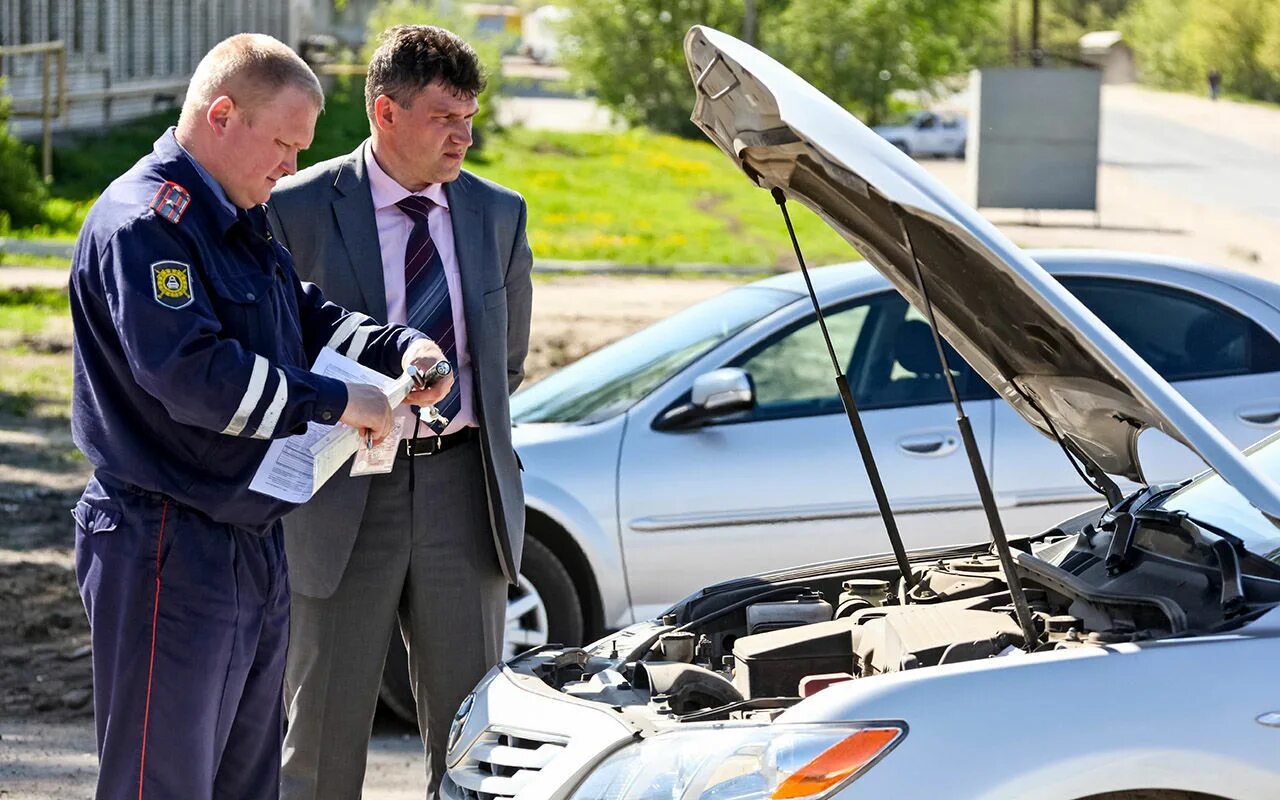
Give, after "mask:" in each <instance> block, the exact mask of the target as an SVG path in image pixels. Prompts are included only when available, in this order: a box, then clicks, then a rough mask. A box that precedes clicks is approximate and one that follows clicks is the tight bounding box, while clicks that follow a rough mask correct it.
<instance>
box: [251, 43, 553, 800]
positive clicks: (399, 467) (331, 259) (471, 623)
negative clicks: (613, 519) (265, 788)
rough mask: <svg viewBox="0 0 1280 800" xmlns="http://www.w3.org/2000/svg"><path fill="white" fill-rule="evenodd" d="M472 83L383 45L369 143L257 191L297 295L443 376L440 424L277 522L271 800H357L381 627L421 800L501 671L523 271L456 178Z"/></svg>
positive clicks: (510, 563) (481, 203)
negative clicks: (483, 686)
mask: <svg viewBox="0 0 1280 800" xmlns="http://www.w3.org/2000/svg"><path fill="white" fill-rule="evenodd" d="M483 86H484V77H483V74H482V71H481V67H480V64H479V62H478V60H477V58H476V54H475V51H474V50H472V48H471V47H470V46H469V45H468V44H467V43H466V42H464V41H462V40H461V39H459V38H458V37H457V36H455V35H454V34H452V33H450V32H448V31H445V30H443V29H440V28H435V27H431V26H416V25H415V26H409V25H401V26H396V27H394V28H391V29H389V30H388V31H386V32H385V33H384V34H383V36H382V39H381V44H380V46H379V47H378V49H377V51H376V52H375V53H374V55H373V59H372V61H371V63H370V65H369V71H368V78H367V81H366V85H365V105H366V111H367V112H368V115H369V120H370V130H371V136H370V138H369V139H368V140H366V141H365V142H364V143H362V144H361V145H360V147H358V148H356V150H355V151H354V152H352V153H351V154H349V155H346V156H342V157H340V158H335V159H333V160H331V161H327V162H325V163H322V164H317V165H315V166H314V167H311V168H309V169H307V170H304V171H303V172H301V173H299V174H298V175H297V176H295V177H293V178H290V179H286V180H283V181H281V183H280V186H279V187H277V188H276V189H275V191H274V193H273V194H272V201H271V211H272V221H273V225H274V226H275V229H276V231H277V232H278V234H279V236H280V237H281V239H283V240H284V242H285V244H286V246H287V247H288V248H289V250H290V251H292V253H293V256H294V259H295V261H296V263H297V268H298V272H299V274H300V275H301V276H302V278H303V279H304V280H310V281H314V282H315V283H317V284H319V285H320V286H321V287H322V288H323V289H324V291H325V293H326V294H327V296H328V297H329V298H330V299H331V300H333V301H334V302H336V303H339V304H341V305H344V306H345V307H347V308H349V309H351V310H352V311H363V312H364V313H366V314H368V315H369V316H371V317H373V318H374V319H376V320H379V321H381V322H386V321H396V322H401V323H404V324H407V325H409V326H410V327H414V328H417V329H419V330H421V331H422V332H424V333H426V334H427V335H428V336H429V337H431V338H432V339H434V340H435V341H436V342H437V343H438V344H439V345H440V347H441V349H443V350H444V351H445V354H446V358H447V359H448V360H449V361H451V362H452V363H453V365H454V366H455V367H456V380H455V383H454V387H455V388H454V390H452V391H451V392H450V394H449V395H448V396H447V397H446V398H445V400H443V401H442V402H441V403H440V404H439V406H438V408H439V410H440V412H441V413H442V414H443V415H444V416H445V417H448V418H449V422H448V424H447V425H440V424H436V425H435V427H434V428H429V427H428V426H427V424H426V423H424V422H421V421H420V420H419V419H418V418H415V417H414V416H413V415H412V414H411V413H405V414H403V415H402V416H399V417H398V419H399V420H400V422H401V424H402V426H403V435H404V437H405V438H404V441H402V442H401V444H400V449H399V452H398V454H397V459H396V464H395V468H394V470H393V471H392V472H391V473H390V474H387V475H379V476H375V477H372V478H370V477H361V478H348V477H346V476H345V474H344V473H339V476H337V477H335V478H334V479H333V480H331V481H329V483H327V484H326V485H325V486H324V487H323V489H321V491H320V492H319V493H318V494H317V495H316V497H315V498H314V499H313V500H312V501H311V502H310V503H308V504H307V505H306V506H304V507H303V508H301V509H300V510H299V511H297V512H295V513H294V514H292V515H290V516H289V517H288V518H286V520H285V542H286V549H287V554H288V560H289V571H290V578H291V582H292V585H293V594H294V602H293V613H292V634H291V640H290V642H289V655H288V662H287V666H286V670H285V695H286V698H285V699H286V706H287V711H288V716H289V729H288V733H287V735H286V737H285V745H284V765H283V777H282V793H283V796H284V797H285V798H286V800H301V798H321V797H324V798H330V797H331V798H343V799H344V800H345V799H346V798H353V797H359V796H360V788H361V785H362V783H363V780H364V770H365V761H366V750H367V746H368V738H369V732H370V729H371V727H372V724H373V715H374V709H375V706H376V705H377V700H378V687H379V683H380V680H381V676H382V668H383V661H384V658H385V656H386V653H387V647H388V645H389V643H390V641H391V636H392V635H393V634H394V631H395V628H396V622H397V620H398V621H399V628H400V632H401V634H402V635H403V637H404V641H405V644H406V646H407V647H408V651H409V670H410V681H411V684H412V685H413V687H414V696H415V698H416V700H417V712H418V722H419V725H420V728H421V730H422V732H423V737H424V744H425V747H426V753H427V759H426V768H427V780H428V787H429V794H431V795H432V796H434V795H435V793H436V792H437V790H438V787H439V784H440V781H441V779H442V777H443V775H444V769H445V763H444V757H445V746H446V738H447V736H448V731H449V725H450V722H451V721H452V717H453V714H454V712H455V711H456V710H457V708H458V705H459V704H460V703H461V701H462V700H463V699H464V698H465V697H466V695H467V693H468V692H469V691H470V690H471V688H472V687H473V686H474V685H475V683H476V682H477V681H478V680H479V679H480V678H481V677H482V676H483V675H484V673H485V671H486V670H488V668H489V667H490V666H492V665H493V664H494V663H495V662H496V661H497V660H498V658H499V654H500V647H501V643H502V636H503V632H504V620H505V611H506V597H507V591H506V589H507V585H508V583H509V582H510V583H514V582H515V581H516V576H517V574H518V570H519V567H520V555H521V549H522V545H523V539H524V497H523V493H522V490H521V486H520V476H519V471H518V467H517V464H516V457H515V453H514V451H513V450H512V446H511V419H510V410H509V405H508V395H509V393H510V392H512V391H514V390H515V388H516V387H517V386H518V385H519V384H520V381H521V379H522V378H523V377H524V358H525V355H526V353H527V351H528V344H529V315H530V306H531V300H532V282H531V280H530V271H531V268H532V256H531V254H530V252H529V245H528V242H527V240H526V237H525V213H526V212H525V203H524V200H523V199H522V198H521V197H520V196H519V195H518V194H516V193H514V192H512V191H509V190H507V189H504V188H502V187H500V186H498V185H496V184H493V183H490V182H488V181H485V180H483V179H481V178H478V177H476V176H475V175H472V174H470V173H468V172H465V171H462V169H461V167H462V159H463V156H464V155H465V154H466V151H467V149H468V147H470V145H471V142H472V139H471V119H472V117H473V116H474V114H475V113H476V111H477V109H478V105H477V103H476V96H477V95H478V94H479V92H480V91H481V90H482V89H483Z"/></svg>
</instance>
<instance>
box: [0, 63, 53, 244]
mask: <svg viewBox="0 0 1280 800" xmlns="http://www.w3.org/2000/svg"><path fill="white" fill-rule="evenodd" d="M3 88H4V78H0V90H3ZM9 103H10V101H9V98H8V96H7V95H5V94H4V93H3V91H0V233H3V232H5V231H7V230H8V229H9V227H10V226H12V227H15V228H25V227H27V226H30V225H35V224H38V223H40V222H43V221H44V201H45V197H46V196H47V194H48V192H47V191H46V189H45V186H44V183H42V182H41V181H40V176H39V174H37V172H36V167H35V156H34V153H35V148H33V147H31V146H29V145H25V144H23V143H22V142H20V141H18V140H17V139H16V138H15V137H14V136H13V135H12V134H11V133H9Z"/></svg>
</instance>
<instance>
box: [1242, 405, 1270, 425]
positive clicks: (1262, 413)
mask: <svg viewBox="0 0 1280 800" xmlns="http://www.w3.org/2000/svg"><path fill="white" fill-rule="evenodd" d="M1237 416H1239V417H1240V419H1241V420H1242V421H1244V422H1247V423H1249V424H1250V425H1275V424H1276V423H1277V422H1280V408H1274V407H1273V408H1251V409H1248V410H1247V411H1241V412H1240V413H1239V414H1238V415H1237Z"/></svg>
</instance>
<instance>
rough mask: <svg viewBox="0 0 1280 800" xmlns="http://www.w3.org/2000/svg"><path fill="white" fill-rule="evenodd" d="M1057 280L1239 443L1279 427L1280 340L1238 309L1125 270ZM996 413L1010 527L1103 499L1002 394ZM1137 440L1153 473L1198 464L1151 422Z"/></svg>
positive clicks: (1036, 525)
mask: <svg viewBox="0 0 1280 800" xmlns="http://www.w3.org/2000/svg"><path fill="white" fill-rule="evenodd" d="M1059 280H1061V282H1062V284H1063V285H1064V286H1066V287H1067V289H1069V290H1070V291H1071V293H1072V294H1074V295H1075V296H1076V297H1077V298H1079V299H1080V301H1081V302H1082V303H1084V304H1085V305H1086V306H1087V307H1088V308H1089V310H1091V311H1093V313H1094V314H1097V315H1098V317H1099V318H1100V319H1101V320H1102V321H1103V322H1104V323H1106V324H1107V326H1108V327H1110V328H1111V329H1112V330H1113V331H1115V332H1116V334H1117V335H1119V336H1120V338H1121V339H1123V340H1124V341H1125V342H1126V343H1127V344H1128V345H1129V346H1130V347H1132V348H1133V349H1134V351H1135V352H1137V354H1138V355H1139V356H1141V357H1142V358H1143V359H1144V360H1145V361H1146V362H1147V363H1148V364H1150V365H1151V366H1152V367H1153V368H1154V369H1155V370H1156V372H1158V373H1160V375H1161V377H1163V378H1164V379H1165V380H1167V381H1169V382H1170V383H1171V384H1172V385H1173V387H1174V388H1175V389H1177V390H1178V391H1179V392H1180V393H1181V394H1182V395H1183V397H1185V398H1186V399H1187V400H1188V401H1189V402H1190V403H1191V404H1192V405H1194V406H1195V407H1196V409H1197V410H1199V411H1200V413H1202V414H1204V415H1205V417H1206V418H1208V420H1209V422H1211V423H1213V425H1214V426H1215V427H1217V428H1218V430H1220V431H1221V432H1222V433H1223V434H1224V435H1226V437H1227V438H1228V439H1230V440H1231V441H1232V442H1233V443H1235V444H1236V445H1238V446H1239V447H1241V448H1244V447H1247V446H1248V445H1250V444H1253V443H1254V442H1255V441H1257V440H1259V439H1261V438H1263V437H1264V436H1267V435H1268V434H1269V433H1271V432H1272V431H1274V430H1276V429H1277V428H1278V427H1280V342H1277V340H1276V338H1275V337H1274V336H1272V335H1271V334H1270V333H1268V332H1267V331H1266V330H1265V329H1264V328H1263V327H1262V326H1261V325H1259V324H1258V323H1257V322H1255V321H1253V320H1252V319H1249V318H1248V317H1247V316H1246V315H1245V314H1244V313H1242V312H1241V311H1239V310H1237V309H1236V308H1233V307H1231V306H1230V305H1228V304H1227V303H1226V302H1224V301H1223V300H1222V299H1221V298H1215V297H1211V296H1208V295H1207V294H1205V293H1204V292H1200V291H1192V290H1189V289H1184V288H1180V287H1175V286H1168V285H1164V284H1157V283H1151V282H1146V281H1142V280H1138V279H1135V278H1131V277H1125V278H1108V277H1082V276H1063V277H1060V278H1059ZM1221 291H1224V292H1238V290H1235V289H1232V288H1231V287H1226V286H1222V287H1221ZM995 419H996V423H995V428H996V443H995V462H994V464H993V466H992V469H993V473H994V476H995V480H994V485H995V491H996V495H997V497H998V499H999V500H1000V501H1001V503H1002V504H1003V505H1004V506H1005V507H1006V510H1005V511H1004V517H1005V520H1006V524H1008V525H1009V528H1010V530H1011V531H1023V532H1030V531H1032V530H1038V529H1041V528H1044V527H1047V526H1049V525H1053V524H1055V523H1056V522H1058V521H1059V520H1061V519H1062V518H1063V517H1065V516H1067V515H1068V514H1070V513H1074V512H1075V511H1076V510H1081V509H1082V508H1083V507H1084V504H1096V503H1098V502H1100V500H1101V498H1100V497H1099V496H1098V495H1096V494H1091V493H1090V492H1089V491H1088V489H1087V488H1085V486H1084V484H1083V482H1082V481H1081V480H1080V478H1079V476H1078V475H1077V474H1076V473H1075V471H1074V470H1073V469H1072V468H1071V466H1070V464H1069V463H1068V462H1067V460H1066V457H1065V456H1064V455H1063V453H1062V451H1061V449H1059V447H1058V446H1057V444H1056V443H1054V442H1052V441H1050V440H1049V439H1047V438H1045V437H1043V436H1041V435H1040V434H1039V433H1038V432H1036V431H1035V430H1034V429H1033V428H1032V427H1031V426H1030V425H1029V424H1028V423H1027V422H1026V421H1025V420H1023V419H1022V418H1021V417H1020V416H1018V414H1017V413H1016V412H1014V411H1013V409H1012V408H1010V407H1008V406H1007V405H1003V404H1002V406H1001V407H1000V408H998V409H997V410H996V412H995ZM1138 449H1139V453H1140V457H1141V461H1142V465H1143V469H1144V471H1145V472H1146V478H1147V480H1148V482H1151V483H1162V482H1166V481H1176V480H1181V479H1183V478H1186V477H1188V476H1190V475H1191V474H1193V473H1195V472H1198V471H1200V470H1202V469H1204V468H1205V465H1204V463H1203V462H1202V461H1200V459H1199V458H1198V457H1197V456H1196V455H1195V454H1194V453H1192V452H1191V451H1190V450H1188V449H1187V448H1186V447H1184V446H1183V445H1182V444H1181V443H1179V442H1176V441H1174V440H1173V439H1170V438H1168V437H1167V436H1165V435H1164V434H1162V433H1160V432H1158V431H1147V432H1146V433H1144V434H1143V435H1142V437H1141V438H1140V439H1139V445H1138Z"/></svg>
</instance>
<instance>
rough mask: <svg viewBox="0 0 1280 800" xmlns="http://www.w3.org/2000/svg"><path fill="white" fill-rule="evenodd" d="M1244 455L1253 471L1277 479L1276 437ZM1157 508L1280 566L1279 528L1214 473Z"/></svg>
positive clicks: (1279, 446) (1279, 441)
mask: <svg viewBox="0 0 1280 800" xmlns="http://www.w3.org/2000/svg"><path fill="white" fill-rule="evenodd" d="M1246 452H1247V453H1248V456H1249V463H1250V464H1252V465H1253V467H1254V468H1255V469H1257V470H1258V471H1259V472H1261V473H1262V474H1264V475H1266V476H1268V477H1270V478H1272V479H1273V480H1275V479H1280V434H1275V435H1273V436H1271V437H1270V438H1268V439H1266V440H1265V441H1263V442H1261V443H1259V444H1256V445H1254V446H1253V447H1252V448H1250V449H1249V450H1248V451H1246ZM1161 506H1162V507H1163V508H1165V509H1168V510H1170V511H1185V512H1187V514H1189V515H1190V516H1191V517H1192V518H1193V519H1196V520H1199V521H1200V522H1206V523H1209V524H1210V525H1214V526H1216V527H1218V528H1221V529H1222V530H1224V531H1227V532H1228V533H1231V534H1233V535H1235V536H1238V537H1240V539H1242V540H1243V541H1244V545H1245V547H1247V548H1248V549H1249V551H1250V552H1252V553H1255V554H1257V555H1260V556H1262V557H1263V558H1265V559H1267V560H1269V561H1274V562H1276V563H1277V564H1280V527H1277V525H1276V523H1274V522H1272V521H1271V520H1270V519H1268V518H1267V517H1266V516H1265V515H1263V513H1262V512H1261V511H1259V510H1258V509H1256V508H1254V507H1253V506H1251V505H1249V502H1248V501H1247V500H1245V499H1244V497H1242V496H1241V495H1240V493H1239V492H1237V491H1236V490H1235V489H1233V488H1232V487H1231V485H1230V484H1228V483H1227V482H1226V481H1224V480H1223V479H1222V478H1221V477H1219V476H1218V474H1217V473H1216V472H1206V473H1205V474H1203V475H1201V476H1200V477H1199V478H1196V479H1195V480H1194V481H1192V482H1191V483H1189V484H1187V485H1186V486H1184V487H1182V488H1181V489H1179V490H1178V491H1176V492H1174V493H1173V494H1171V495H1169V497H1167V498H1166V499H1165V501H1164V502H1163V503H1162V504H1161Z"/></svg>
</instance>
